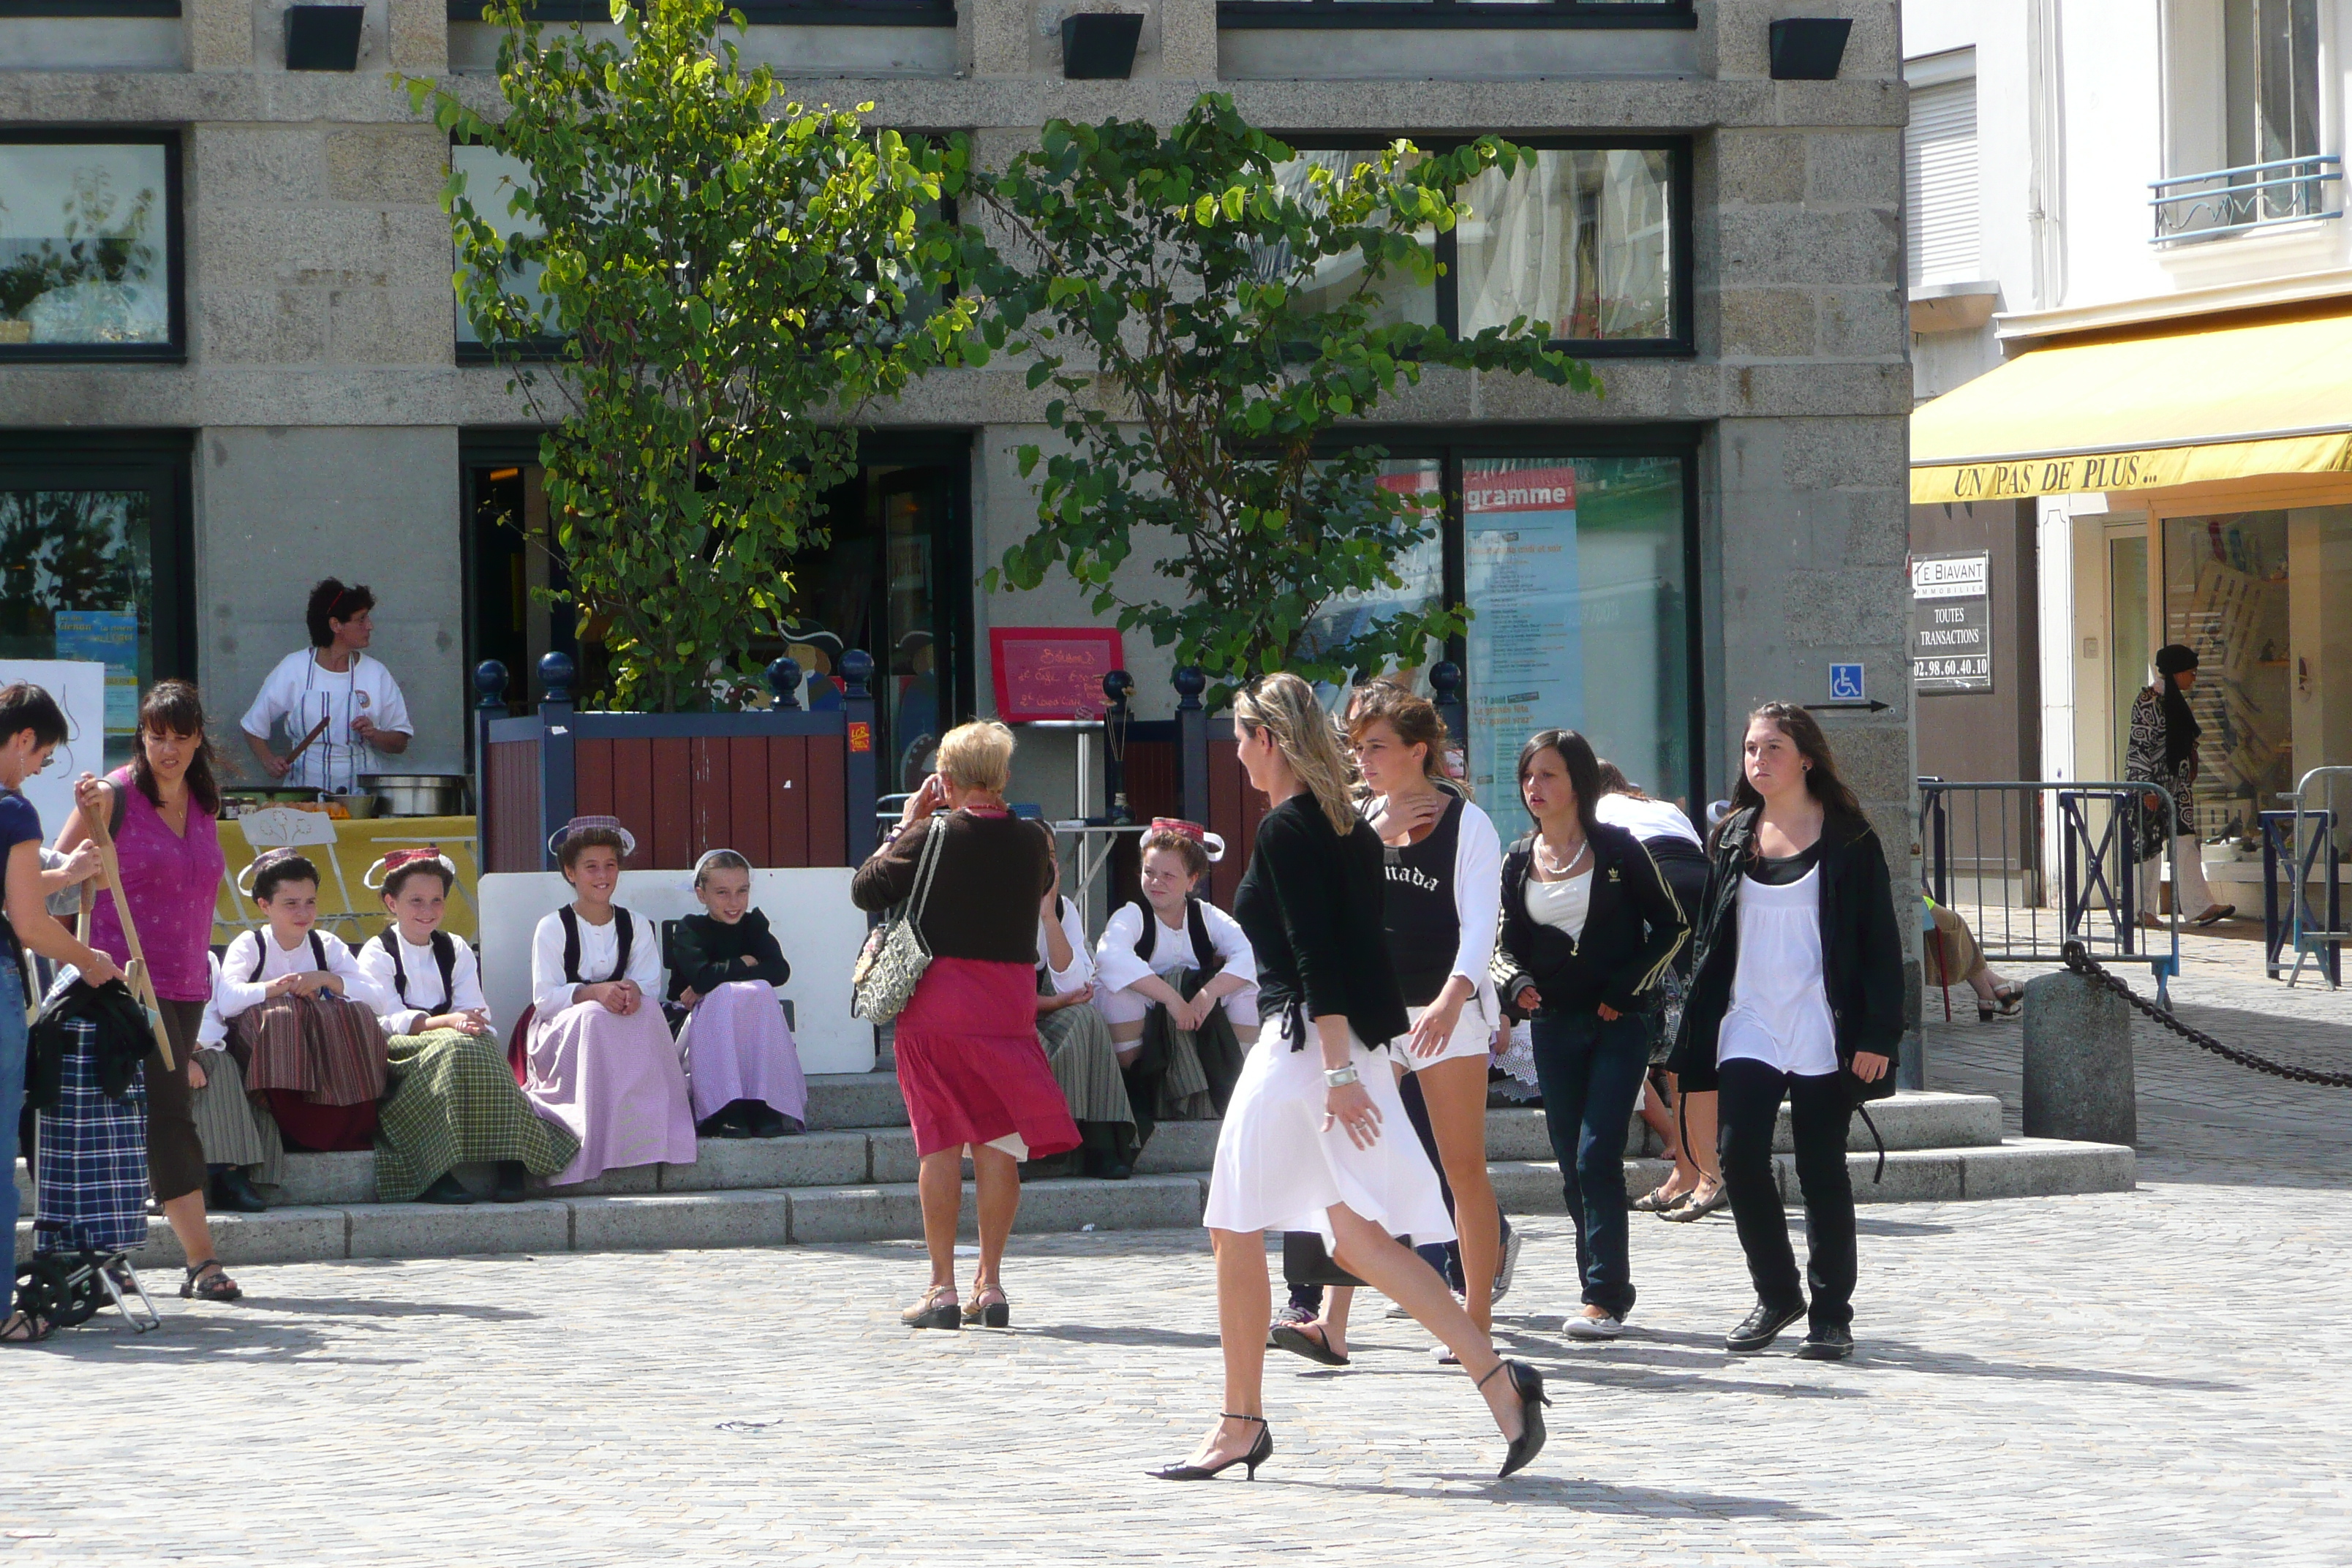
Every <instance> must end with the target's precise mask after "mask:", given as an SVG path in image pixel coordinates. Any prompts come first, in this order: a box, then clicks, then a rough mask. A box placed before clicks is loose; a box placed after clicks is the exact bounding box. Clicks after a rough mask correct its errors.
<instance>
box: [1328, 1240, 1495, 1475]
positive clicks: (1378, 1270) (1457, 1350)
mask: <svg viewBox="0 0 2352 1568" xmlns="http://www.w3.org/2000/svg"><path fill="white" fill-rule="evenodd" d="M1489 1206H1492V1205H1491V1203H1490V1205H1489ZM1324 1212H1325V1213H1326V1214H1328V1215H1330V1216H1331V1234H1332V1235H1333V1236H1334V1237H1337V1239H1338V1245H1337V1246H1336V1247H1334V1248H1333V1249H1332V1256H1333V1257H1334V1258H1337V1259H1338V1260H1339V1267H1340V1268H1344V1269H1346V1270H1347V1271H1348V1272H1349V1273H1350V1274H1352V1275H1354V1276H1355V1277H1356V1278H1357V1279H1361V1280H1362V1281H1364V1283H1366V1284H1367V1285H1370V1286H1371V1287H1372V1288H1373V1289H1376V1290H1378V1291H1380V1293H1381V1295H1383V1296H1386V1297H1387V1298H1388V1299H1389V1300H1391V1301H1394V1302H1395V1303H1396V1304H1397V1305H1398V1306H1400V1307H1402V1308H1403V1309H1404V1310H1406V1311H1408V1312H1411V1313H1412V1315H1413V1319H1414V1321H1417V1322H1418V1323H1420V1324H1421V1326H1422V1327H1423V1328H1424V1329H1427V1330H1428V1331H1430V1332H1431V1333H1433V1334H1434V1335H1436V1336H1437V1337H1438V1338H1439V1339H1440V1340H1442V1341H1444V1344H1445V1348H1446V1349H1447V1350H1450V1351H1452V1352H1454V1359H1455V1360H1457V1361H1459V1362H1460V1363H1462V1370H1463V1371H1464V1372H1466V1373H1469V1374H1470V1376H1471V1378H1472V1379H1473V1380H1474V1381H1475V1380H1476V1379H1478V1378H1483V1377H1486V1374H1487V1373H1490V1372H1492V1371H1494V1370H1495V1367H1496V1364H1497V1363H1499V1362H1500V1361H1501V1360H1502V1358H1501V1357H1500V1356H1498V1355H1496V1353H1495V1342H1494V1341H1493V1340H1491V1339H1489V1338H1487V1337H1486V1330H1484V1329H1482V1328H1480V1327H1479V1326H1478V1325H1477V1324H1475V1323H1474V1322H1472V1321H1470V1314H1469V1313H1468V1312H1466V1311H1465V1310H1463V1309H1462V1303H1461V1302H1459V1301H1456V1300H1454V1292H1453V1291H1452V1290H1450V1289H1446V1285H1445V1281H1444V1280H1443V1279H1439V1278H1438V1275H1437V1270H1435V1269H1434V1268H1431V1267H1430V1266H1429V1265H1428V1264H1426V1263H1424V1262H1423V1261H1422V1260H1421V1258H1419V1257H1418V1256H1417V1255H1415V1254H1414V1253H1412V1251H1410V1250H1408V1249H1407V1248H1406V1247H1404V1246H1403V1245H1402V1244H1401V1243H1400V1242H1399V1241H1398V1240H1397V1238H1396V1237H1392V1236H1391V1235H1390V1234H1389V1233H1388V1232H1386V1231H1384V1230H1382V1229H1381V1227H1380V1226H1376V1225H1374V1224H1372V1222H1371V1221H1370V1220H1368V1219H1366V1218H1364V1216H1363V1215H1360V1214H1358V1213H1357V1212H1356V1211H1355V1210H1353V1209H1351V1208H1349V1206H1348V1205H1345V1204H1333V1205H1331V1206H1330V1207H1329V1208H1328V1209H1326V1210H1325V1211H1324ZM1478 1392H1479V1394H1480V1395H1481V1396H1482V1397H1483V1398H1484V1399H1485V1400H1486V1408H1487V1409H1488V1410H1490V1411H1492V1412H1494V1415H1495V1425H1496V1427H1497V1428H1498V1429H1499V1430H1500V1431H1501V1432H1502V1434H1503V1436H1505V1437H1506V1438H1510V1437H1517V1436H1518V1435H1519V1433H1520V1432H1521V1431H1522V1430H1524V1428H1525V1423H1524V1422H1523V1421H1522V1420H1521V1419H1520V1415H1519V1395H1518V1391H1517V1389H1516V1388H1514V1387H1513V1386H1512V1384H1511V1380H1510V1379H1509V1378H1508V1377H1496V1378H1489V1379H1487V1381H1486V1385H1485V1386H1484V1387H1482V1388H1480V1389H1479V1391H1478Z"/></svg>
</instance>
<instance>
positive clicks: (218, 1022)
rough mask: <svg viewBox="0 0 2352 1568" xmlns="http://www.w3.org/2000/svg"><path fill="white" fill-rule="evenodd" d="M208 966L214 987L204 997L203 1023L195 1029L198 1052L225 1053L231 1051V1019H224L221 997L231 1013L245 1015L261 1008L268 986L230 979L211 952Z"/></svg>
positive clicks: (208, 956) (207, 956) (206, 958)
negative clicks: (225, 1000) (229, 1030)
mask: <svg viewBox="0 0 2352 1568" xmlns="http://www.w3.org/2000/svg"><path fill="white" fill-rule="evenodd" d="M247 962H248V963H249V962H251V961H250V960H247ZM205 963H206V964H207V965H209V966H210V967H211V969H212V976H213V986H212V991H211V993H210V994H208V995H206V996H205V1016H204V1020H203V1021H202V1022H201V1023H199V1024H198V1025H197V1026H196V1049H198V1050H200V1051H225V1050H226V1049H228V1019H227V1018H225V1017H223V1016H221V1000H222V998H223V997H226V998H227V999H228V1001H229V1004H230V1006H229V1011H230V1012H231V1013H232V1014H236V1013H242V1012H244V1011H245V1010H246V1009H247V1008H248V1007H255V1006H258V1005H260V1004H261V1002H262V1001H263V1000H264V999H265V998H266V997H268V994H269V987H268V985H266V984H263V983H261V982H259V981H253V982H250V983H248V982H247V981H243V980H231V979H230V978H229V977H228V976H227V975H226V974H224V973H221V961H220V960H219V959H217V958H215V957H214V956H213V955H212V954H211V953H209V952H208V953H206V954H205Z"/></svg>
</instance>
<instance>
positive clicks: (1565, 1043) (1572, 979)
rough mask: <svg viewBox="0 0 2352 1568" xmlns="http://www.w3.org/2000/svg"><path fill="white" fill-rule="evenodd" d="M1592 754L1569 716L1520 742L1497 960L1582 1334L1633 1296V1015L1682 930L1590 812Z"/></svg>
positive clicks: (1625, 838)
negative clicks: (1629, 1162) (1568, 1246)
mask: <svg viewBox="0 0 2352 1568" xmlns="http://www.w3.org/2000/svg"><path fill="white" fill-rule="evenodd" d="M1600 773H1601V768H1600V763H1599V762H1598V761H1597V760H1596V759H1595V758H1594V756H1593V754H1592V747H1591V743H1590V742H1587V741H1586V740H1585V738H1584V737H1583V736H1581V735H1580V734H1578V733H1577V732H1576V731H1573V730H1544V731H1538V733H1536V734H1534V735H1532V736H1530V737H1528V743H1527V744H1526V745H1524V746H1522V747H1520V748H1519V798H1520V799H1521V800H1522V801H1524V802H1526V804H1527V808H1528V816H1532V817H1534V818H1535V821H1536V826H1535V830H1534V831H1533V832H1531V833H1529V834H1528V836H1527V837H1524V838H1522V839H1520V840H1519V841H1518V842H1517V844H1514V845H1512V846H1511V849H1510V853H1508V854H1507V855H1506V856H1504V857H1503V931H1502V937H1501V940H1500V941H1499V942H1497V943H1496V957H1495V968H1496V973H1497V974H1498V975H1499V976H1500V977H1501V981H1502V984H1501V991H1502V994H1503V995H1504V996H1505V997H1506V998H1507V1010H1508V1011H1509V1012H1511V1013H1513V1014H1515V1015H1517V1016H1521V1017H1526V1018H1528V1019H1529V1032H1530V1033H1531V1034H1532V1036H1533V1037H1534V1047H1535V1058H1536V1082H1537V1084H1538V1087H1539V1088H1541V1089H1542V1090H1543V1103H1544V1124H1545V1126H1546V1127H1547V1128H1548V1129H1549V1131H1550V1133H1551V1148H1552V1153H1553V1155H1554V1156H1555V1157H1556V1158H1557V1159H1558V1160H1559V1174H1560V1185H1561V1186H1562V1187H1563V1188H1564V1189H1566V1191H1567V1194H1568V1212H1569V1213H1570V1214H1571V1215H1575V1216H1576V1217H1577V1226H1576V1267H1577V1272H1578V1274H1579V1275H1580V1276H1581V1277H1582V1279H1583V1282H1584V1312H1583V1315H1582V1316H1581V1317H1576V1318H1570V1320H1569V1321H1568V1331H1569V1333H1570V1335H1572V1336H1574V1337H1575V1338H1577V1339H1588V1340H1596V1339H1612V1338H1614V1337H1615V1336H1616V1335H1618V1334H1621V1333H1622V1332H1624V1330H1625V1317H1626V1314H1627V1313H1629V1312H1631V1311H1632V1310H1633V1264H1632V1261H1631V1260H1630V1259H1629V1258H1628V1257H1627V1256H1626V1242H1625V1132H1626V1128H1627V1126H1628V1124H1629V1123H1630V1122H1631V1121H1632V1120H1633V1106H1634V1103H1635V1102H1636V1101H1637V1100H1640V1099H1641V1097H1642V1079H1643V1074H1644V1073H1646V1072H1647V1071H1648V1069H1649V1065H1650V1034H1649V1030H1648V1028H1647V1027H1646V1026H1644V1024H1643V1020H1642V1016H1641V1015H1642V1014H1643V1012H1644V1011H1645V1010H1646V1009H1648V1008H1650V1007H1652V1006H1654V1005H1656V1002H1657V991H1658V984H1659V982H1660V981H1661V980H1662V979H1663V978H1664V974H1665V972H1666V969H1667V967H1668V966H1669V965H1670V964H1672V963H1674V959H1675V953H1676V952H1680V951H1681V949H1682V945H1683V942H1684V941H1685V939H1686V938H1687V937H1688V936H1689V934H1690V921H1689V920H1688V918H1687V917H1685V915H1684V913H1683V909H1682V906H1681V904H1679V903H1678V902H1676V901H1675V895H1674V889H1671V888H1670V887H1668V886H1667V885H1666V879H1665V878H1664V877H1663V876H1661V875H1660V874H1659V872H1658V868H1657V864H1656V862H1655V861H1654V860H1652V859H1651V858H1650V852H1649V851H1648V850H1647V849H1645V848H1643V847H1642V841H1641V840H1640V839H1638V838H1636V837H1633V835H1632V834H1631V833H1628V832H1626V831H1625V830H1624V829H1623V828H1622V827H1612V826H1609V825H1608V824H1606V823H1604V822H1601V820H1600V819H1599V818H1597V817H1596V816H1594V815H1593V808H1594V807H1595V805H1598V804H1599V802H1600V799H1601V780H1600Z"/></svg>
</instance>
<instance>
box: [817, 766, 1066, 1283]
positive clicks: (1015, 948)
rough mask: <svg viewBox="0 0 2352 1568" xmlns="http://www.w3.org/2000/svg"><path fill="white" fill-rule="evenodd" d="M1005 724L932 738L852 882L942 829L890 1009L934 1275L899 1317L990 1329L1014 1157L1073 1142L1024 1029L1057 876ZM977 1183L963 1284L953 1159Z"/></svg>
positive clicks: (897, 863) (877, 882)
mask: <svg viewBox="0 0 2352 1568" xmlns="http://www.w3.org/2000/svg"><path fill="white" fill-rule="evenodd" d="M1012 768H1013V731H1010V730H1008V729H1006V728H1005V727H1004V726H1003V725H1002V724H999V723H996V722H994V721H981V722H979V723H973V724H961V725H959V726H957V727H956V728H955V729H953V730H950V731H948V733H947V735H946V737H945V738H944V739H943V740H941V741H940V752H939V770H940V771H939V772H938V773H934V774H932V775H931V776H930V777H929V778H927V779H925V780H924V781H923V785H922V787H921V788H920V789H919V790H917V791H916V792H915V793H914V795H912V796H910V797H909V798H908V802H907V809H906V812H905V814H904V815H903V816H901V817H900V818H899V821H898V828H897V830H896V831H895V832H893V833H892V834H891V836H890V837H889V839H888V840H887V842H885V843H884V844H883V846H882V847H881V848H879V849H877V850H876V851H875V853H874V855H873V857H872V858H870V859H868V860H867V861H866V864H865V865H863V866H861V867H859V868H858V869H857V875H856V878H855V879H853V880H852V881H851V883H850V896H851V897H852V898H853V899H855V900H856V902H857V907H858V908H859V909H862V910H887V909H889V908H891V907H893V906H895V905H897V904H899V903H902V902H904V901H905V900H906V899H907V898H908V895H909V894H910V893H912V892H913V891H914V887H915V874H916V870H917V867H918V865H919V862H920V860H921V858H922V851H923V845H924V844H925V842H926V841H927V840H928V839H929V837H930V836H931V835H932V834H934V833H939V834H944V835H946V837H944V838H943V839H942V840H941V841H940V852H939V858H938V860H937V862H936V864H935V865H934V866H933V868H932V871H931V886H930V890H929V893H928V895H927V896H926V897H925V899H924V902H923V907H922V910H921V918H920V920H919V924H918V929H919V931H920V932H921V934H922V938H923V942H924V944H925V945H926V946H927V947H929V950H930V953H931V962H930V965H929V968H927V969H925V970H924V971H923V977H922V979H921V980H920V981H919V983H918V984H916V987H915V994H914V996H913V997H912V998H911V999H910V1000H909V1001H908V1004H907V1006H906V1009H905V1011H903V1012H901V1013H900V1014H899V1015H898V1027H897V1032H896V1036H895V1040H896V1045H895V1050H896V1054H897V1057H898V1088H899V1090H900V1092H901V1093H902V1094H904V1095H905V1097H906V1100H907V1120H908V1121H910V1122H912V1123H913V1124H914V1129H915V1152H916V1153H917V1154H918V1155H919V1156H920V1157H921V1161H922V1168H921V1172H920V1174H919V1178H918V1185H919V1193H920V1195H921V1198H922V1205H923V1244H924V1246H925V1247H926V1248H927V1249H928V1250H929V1253H930V1257H931V1282H930V1287H929V1289H926V1290H925V1291H924V1292H923V1295H922V1299H921V1300H919V1301H917V1302H916V1303H915V1304H914V1305H913V1306H911V1307H909V1308H908V1309H907V1310H906V1311H905V1312H904V1313H902V1314H901V1318H902V1321H905V1322H906V1323H907V1324H908V1326H909V1327H911V1328H918V1329H954V1328H961V1327H962V1326H963V1325H965V1324H967V1323H971V1324H981V1325H984V1326H986V1327H988V1328H992V1329H1001V1328H1003V1327H1004V1326H1005V1325H1006V1324H1007V1323H1009V1322H1011V1321H1012V1308H1011V1306H1010V1305H1009V1304H1008V1303H1007V1301H1006V1300H1005V1296H1004V1287H1003V1281H1002V1280H1001V1279H999V1278H998V1269H999V1268H1000V1266H1001V1265H1002V1264H1003V1260H1004V1243H1005V1239H1006V1238H1007V1237H1010V1236H1011V1235H1012V1234H1013V1215H1014V1214H1016V1213H1017V1212H1018V1211H1019V1209H1020V1207H1021V1173H1020V1163H1021V1162H1022V1161H1024V1160H1038V1159H1044V1158H1045V1157H1046V1156H1047V1155H1050V1154H1058V1153H1061V1152H1065V1151H1066V1150H1070V1149H1075V1148H1076V1147H1077V1146H1078V1128H1077V1123H1076V1122H1075V1121H1071V1120H1070V1108H1069V1103H1068V1102H1067V1101H1066V1100H1064V1099H1063V1098H1062V1090H1061V1087H1060V1086H1059V1085H1058V1084H1056V1083H1055V1081H1054V1074H1053V1069H1052V1068H1049V1067H1048V1066H1047V1065H1046V1061H1045V1047H1042V1046H1040V1045H1039V1044H1038V1043H1037V985H1036V966H1037V908H1038V906H1039V904H1041V903H1042V902H1043V901H1044V900H1045V894H1046V891H1047V889H1050V888H1052V887H1053V885H1054V861H1053V855H1052V852H1051V850H1050V848H1049V847H1048V846H1047V844H1046V842H1045V833H1044V831H1043V830H1042V829H1041V828H1039V827H1038V826H1036V825H1035V824H1034V823H1029V822H1023V821H1021V820H1020V819H1018V818H1016V817H1015V816H1013V814H1012V813H1011V812H1010V811H1009V810H1008V809H1006V807H1005V805H1004V786H1005V784H1006V783H1007V782H1008V781H1009V780H1010V778H1011V776H1012ZM967 1151H969V1152H970V1153H971V1168H972V1175H973V1177H974V1179H975V1180H976V1182H977V1183H978V1184H979V1187H980V1267H979V1268H977V1269H976V1270H974V1272H973V1275H972V1281H971V1300H969V1301H959V1300H958V1298H957V1295H956V1280H955V1236H956V1215H957V1211H958V1210H959V1209H960V1208H961V1206H962V1203H963V1160H964V1155H965V1153H966V1152H967Z"/></svg>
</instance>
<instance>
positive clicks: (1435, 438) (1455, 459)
mask: <svg viewBox="0 0 2352 1568" xmlns="http://www.w3.org/2000/svg"><path fill="white" fill-rule="evenodd" d="M1703 435H1704V431H1703V430H1702V429H1701V428H1700V427H1699V426H1692V425H1666V424H1643V425H1628V426H1596V425H1515V426H1504V427H1501V428H1499V429H1497V428H1492V427H1488V426H1468V425H1430V426H1400V425H1373V426H1363V427H1360V428H1358V427H1353V426H1351V427H1349V428H1348V429H1347V430H1346V431H1345V432H1344V433H1338V434H1334V435H1333V436H1331V437H1328V438H1327V439H1326V440H1324V441H1322V442H1320V443H1318V448H1319V449H1321V450H1325V451H1329V452H1334V453H1336V452H1340V451H1346V450H1351V449H1357V448H1361V447H1380V448H1381V452H1382V455H1383V456H1384V457H1386V458H1390V459H1392V460H1395V461H1398V462H1418V461H1435V462H1436V463H1437V465H1438V494H1439V497H1440V506H1439V510H1438V519H1439V521H1438V527H1439V539H1440V542H1442V544H1443V546H1444V557H1445V569H1444V584H1445V586H1444V595H1445V601H1446V603H1448V604H1452V605H1466V604H1468V603H1469V597H1468V584H1469V563H1468V559H1467V546H1466V534H1465V521H1466V520H1465V516H1464V505H1463V483H1462V476H1463V472H1464V468H1463V465H1464V464H1465V462H1466V461H1468V460H1471V459H1475V458H1560V459H1562V460H1568V461H1573V460H1574V459H1576V458H1674V459H1675V460H1676V461H1677V462H1679V463H1680V465H1681V467H1682V491H1683V505H1682V530H1683V553H1682V566H1683V583H1684V585H1685V594H1684V615H1683V650H1682V651H1683V659H1684V667H1685V679H1684V685H1685V691H1684V703H1685V730H1686V731H1687V733H1686V734H1685V744H1686V745H1687V747H1688V749H1689V750H1688V755H1689V773H1688V776H1687V777H1686V778H1685V779H1683V780H1680V781H1678V783H1679V785H1680V787H1681V788H1683V789H1684V790H1685V791H1687V797H1688V798H1689V799H1690V800H1692V801H1695V802H1696V801H1702V800H1706V799H1707V798H1708V795H1707V794H1706V787H1707V786H1706V779H1707V756H1706V747H1707V736H1708V725H1707V721H1706V689H1707V683H1706V676H1707V670H1706V635H1705V630H1704V623H1705V620H1706V605H1707V603H1708V599H1707V595H1706V581H1705V579H1704V577H1703V576H1702V575H1701V571H1702V567H1703V563H1704V555H1703V552H1702V549H1701V540H1700V532H1699V479H1700V468H1699V447H1700V441H1701V438H1702V437H1703ZM1474 608H1475V606H1474ZM1445 657H1446V658H1448V659H1450V660H1451V661H1452V662H1453V664H1454V668H1457V669H1459V670H1461V671H1462V700H1463V702H1464V703H1465V706H1466V704H1467V703H1468V702H1469V700H1470V640H1469V637H1468V636H1467V635H1466V634H1465V635H1462V636H1457V637H1448V638H1447V639H1446V641H1445ZM1661 782H1663V781H1661Z"/></svg>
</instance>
